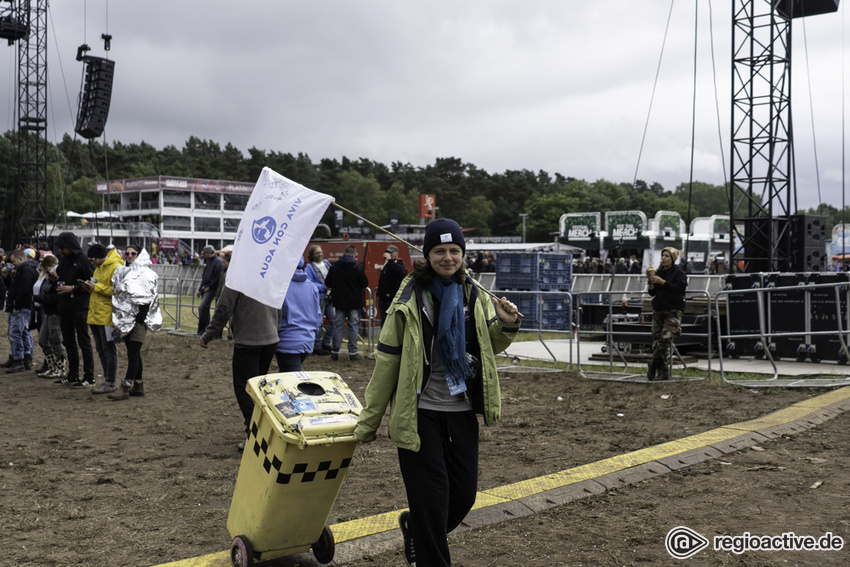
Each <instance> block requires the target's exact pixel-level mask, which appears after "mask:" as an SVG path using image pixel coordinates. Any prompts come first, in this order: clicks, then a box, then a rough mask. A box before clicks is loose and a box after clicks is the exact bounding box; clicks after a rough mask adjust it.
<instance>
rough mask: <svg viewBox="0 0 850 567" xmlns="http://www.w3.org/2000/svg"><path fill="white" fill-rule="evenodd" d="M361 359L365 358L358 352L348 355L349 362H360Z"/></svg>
mask: <svg viewBox="0 0 850 567" xmlns="http://www.w3.org/2000/svg"><path fill="white" fill-rule="evenodd" d="M361 358H363V357H362V356H360V355H359V354H357V353H356V352H355V353H354V354H349V355H348V360H360V359H361Z"/></svg>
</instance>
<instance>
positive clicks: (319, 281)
mask: <svg viewBox="0 0 850 567" xmlns="http://www.w3.org/2000/svg"><path fill="white" fill-rule="evenodd" d="M330 269H331V263H330V262H328V261H327V260H326V259H325V255H324V252H322V247H321V246H319V245H318V244H314V245H312V246H310V249H309V250H308V251H307V264H306V265H305V266H304V272H305V273H306V274H307V279H308V280H310V281H311V282H313V285H315V286H316V289H318V290H319V309H321V310H322V315H323V316H324V317H325V319H327V320H328V324H327V325H325V332H324V335H322V325H321V323H320V324H319V328H318V329H316V339H315V341H314V342H313V354H319V355H323V354H324V355H327V354H330V352H331V340H332V339H333V336H334V321H335V320H336V310H335V309H334V306H333V304H331V300H330V298H329V297H328V288H327V287H325V276H327V275H328V270H330Z"/></svg>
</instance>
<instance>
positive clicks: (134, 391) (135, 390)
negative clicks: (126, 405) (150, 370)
mask: <svg viewBox="0 0 850 567" xmlns="http://www.w3.org/2000/svg"><path fill="white" fill-rule="evenodd" d="M130 395H131V396H134V397H141V396H144V395H145V383H144V382H143V381H141V380H136V381H135V382H133V386H132V387H131V388H130Z"/></svg>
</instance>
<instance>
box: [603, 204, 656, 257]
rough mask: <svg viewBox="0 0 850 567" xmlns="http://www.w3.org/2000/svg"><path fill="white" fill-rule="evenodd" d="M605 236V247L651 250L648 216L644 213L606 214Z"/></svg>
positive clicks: (618, 212) (617, 212)
mask: <svg viewBox="0 0 850 567" xmlns="http://www.w3.org/2000/svg"><path fill="white" fill-rule="evenodd" d="M605 229H606V230H607V232H608V235H607V236H605V238H604V241H603V247H604V248H605V249H606V250H613V249H615V248H626V249H645V248H649V237H648V236H647V235H646V215H645V214H644V213H643V211H609V212H606V213H605Z"/></svg>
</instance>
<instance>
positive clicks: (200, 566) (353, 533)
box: [160, 386, 850, 567]
mask: <svg viewBox="0 0 850 567" xmlns="http://www.w3.org/2000/svg"><path fill="white" fill-rule="evenodd" d="M848 399H850V386H848V387H844V388H840V389H838V390H833V391H830V392H827V393H826V394H821V395H819V396H817V397H815V398H811V399H809V400H804V401H802V402H797V403H796V404H793V405H792V406H790V407H788V408H785V409H781V410H778V411H775V412H773V413H771V414H768V415H766V416H763V417H760V418H757V419H752V420H749V421H743V422H739V423H734V424H731V425H726V426H723V427H718V428H716V429H712V430H710V431H706V432H704V433H698V434H696V435H691V436H689V437H683V438H682V439H677V440H675V441H669V442H667V443H662V444H660V445H655V446H653V447H647V448H645V449H639V450H637V451H633V452H631V453H626V454H625V455H617V456H615V457H610V458H607V459H603V460H601V461H596V462H594V463H588V464H586V465H581V466H578V467H574V468H571V469H567V470H565V471H560V472H557V473H553V474H549V475H545V476H541V477H537V478H532V479H528V480H523V481H520V482H515V483H512V484H507V485H505V486H499V487H496V488H492V489H489V490H484V491H481V492H479V493H478V494H477V496H476V499H475V505H474V506H473V509H474V510H478V509H481V508H487V507H490V506H496V505H499V504H504V503H506V502H510V501H513V500H518V499H520V498H526V497H528V496H533V495H536V494H540V493H542V492H546V491H549V490H554V489H556V488H563V487H565V486H569V485H571V484H576V483H578V482H582V481H585V480H591V479H594V478H598V477H600V476H603V475H606V474H610V473H615V472H619V471H621V470H625V469H628V468H632V467H635V466H638V465H643V464H646V463H651V462H653V461H657V460H658V459H664V458H667V457H673V456H675V455H678V454H681V453H685V452H687V451H692V450H694V449H700V448H702V447H706V446H708V445H711V444H713V443H719V442H722V441H728V440H729V439H734V438H735V437H739V436H740V435H741V434H742V432H753V431H758V430H759V429H765V428H768V427H775V426H777V425H784V424H786V423H790V422H792V421H796V420H799V419H803V418H805V417H806V416H807V415H809V414H811V413H814V412H815V411H817V410H819V409H822V408H824V407H826V406H829V405H832V404H834V403H837V402H841V401H845V400H848ZM401 511H402V510H394V511H392V512H385V513H382V514H376V515H374V516H368V517H366V518H358V519H356V520H349V521H347V522H341V523H339V524H334V525H332V526H331V530H332V531H333V533H334V541H335V542H336V543H342V542H345V541H351V540H355V539H360V538H363V537H367V536H370V535H376V534H380V533H384V532H388V531H392V530H394V529H397V528H398V515H399V513H400V512H401ZM229 565H230V552H229V551H223V552H220V553H213V554H210V555H204V556H201V557H195V558H192V559H184V560H181V561H175V562H172V563H166V564H163V565H161V566H160V567H228V566H229Z"/></svg>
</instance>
